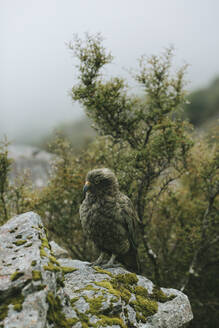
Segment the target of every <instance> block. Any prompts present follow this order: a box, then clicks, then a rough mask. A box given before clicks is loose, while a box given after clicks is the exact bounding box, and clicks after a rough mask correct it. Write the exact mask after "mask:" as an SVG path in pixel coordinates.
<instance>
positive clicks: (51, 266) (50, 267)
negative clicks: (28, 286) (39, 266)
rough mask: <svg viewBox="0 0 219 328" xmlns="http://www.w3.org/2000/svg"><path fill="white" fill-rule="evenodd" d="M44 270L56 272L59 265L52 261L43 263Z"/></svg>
mask: <svg viewBox="0 0 219 328" xmlns="http://www.w3.org/2000/svg"><path fill="white" fill-rule="evenodd" d="M43 268H44V270H47V271H53V272H57V271H60V270H61V269H60V267H58V266H55V265H54V264H53V263H52V262H49V263H48V264H47V265H44V267H43Z"/></svg>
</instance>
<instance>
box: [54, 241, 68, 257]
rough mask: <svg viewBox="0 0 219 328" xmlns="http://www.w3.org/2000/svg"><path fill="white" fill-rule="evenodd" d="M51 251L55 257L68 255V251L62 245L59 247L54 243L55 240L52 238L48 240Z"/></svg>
mask: <svg viewBox="0 0 219 328" xmlns="http://www.w3.org/2000/svg"><path fill="white" fill-rule="evenodd" d="M49 244H50V246H51V249H52V252H53V254H54V256H55V257H56V258H57V259H61V258H66V257H69V254H68V251H67V250H66V249H64V248H62V247H60V246H59V245H58V244H56V242H54V241H53V240H52V241H50V242H49Z"/></svg>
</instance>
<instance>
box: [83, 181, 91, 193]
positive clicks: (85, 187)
mask: <svg viewBox="0 0 219 328" xmlns="http://www.w3.org/2000/svg"><path fill="white" fill-rule="evenodd" d="M89 187H90V182H89V181H86V182H85V185H84V188H83V193H84V195H85V194H86V192H87V191H88V189H89Z"/></svg>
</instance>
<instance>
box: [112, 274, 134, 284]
mask: <svg viewBox="0 0 219 328" xmlns="http://www.w3.org/2000/svg"><path fill="white" fill-rule="evenodd" d="M114 281H115V282H118V283H121V284H123V285H126V286H127V287H129V286H130V285H131V286H132V285H136V284H137V282H138V277H137V276H136V274H135V273H125V274H117V275H116V276H115V277H114Z"/></svg>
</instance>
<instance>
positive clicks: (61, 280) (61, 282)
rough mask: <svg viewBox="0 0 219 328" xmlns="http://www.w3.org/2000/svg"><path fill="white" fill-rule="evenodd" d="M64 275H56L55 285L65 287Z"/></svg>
mask: <svg viewBox="0 0 219 328" xmlns="http://www.w3.org/2000/svg"><path fill="white" fill-rule="evenodd" d="M64 281H65V279H64V275H63V274H62V277H56V284H57V287H65V284H64Z"/></svg>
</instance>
